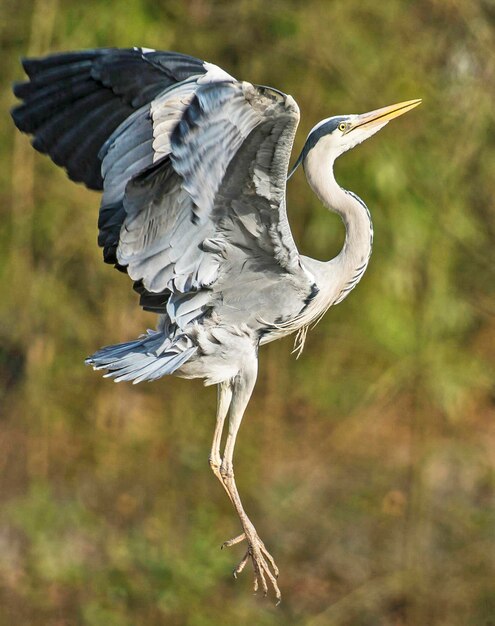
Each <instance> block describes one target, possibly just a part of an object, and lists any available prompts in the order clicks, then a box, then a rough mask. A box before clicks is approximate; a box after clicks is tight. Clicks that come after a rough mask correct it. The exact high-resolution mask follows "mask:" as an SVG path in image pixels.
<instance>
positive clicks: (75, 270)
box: [0, 0, 495, 626]
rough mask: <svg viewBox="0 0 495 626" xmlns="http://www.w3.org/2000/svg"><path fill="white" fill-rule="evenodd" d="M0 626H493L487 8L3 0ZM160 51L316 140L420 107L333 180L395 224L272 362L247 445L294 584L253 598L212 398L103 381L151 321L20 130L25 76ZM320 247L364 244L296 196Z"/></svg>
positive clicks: (169, 385)
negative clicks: (338, 300)
mask: <svg viewBox="0 0 495 626" xmlns="http://www.w3.org/2000/svg"><path fill="white" fill-rule="evenodd" d="M0 42H1V45H2V73H1V76H0V81H1V85H0V86H1V89H0V108H1V120H2V121H1V123H0V140H1V142H0V151H1V155H2V162H3V167H2V168H1V169H0V212H1V224H2V227H1V229H0V281H1V283H2V289H1V293H2V298H1V299H0V383H1V385H0V411H1V418H0V466H1V470H2V471H1V472H0V493H1V498H2V508H1V510H0V555H1V557H0V625H1V626H11V625H15V626H22V625H24V624H26V625H28V624H29V625H30V626H38V625H39V626H72V625H84V626H101V625H103V624H104V625H106V626H131V625H136V624H146V625H147V626H154V625H159V624H160V625H161V624H167V625H187V626H210V625H211V626H213V625H215V626H222V625H223V626H232V624H256V625H257V626H274V625H282V624H283V625H286V624H291V625H295V626H303V625H304V626H375V625H376V626H406V625H407V626H488V625H489V624H494V623H495V589H494V584H493V581H494V579H495V578H494V577H495V525H494V524H495V514H494V507H493V504H494V492H495V478H494V458H495V439H494V434H495V421H494V417H495V406H494V405H495V396H494V375H493V363H494V360H495V317H494V315H495V280H494V277H495V248H494V246H493V241H494V237H495V211H494V209H493V198H494V197H495V177H494V176H493V172H494V171H495V150H494V147H495V122H494V117H493V102H494V99H495V3H494V1H493V0H417V1H415V2H410V1H408V0H387V2H383V3H380V2H376V1H374V0H364V1H361V0H335V1H334V2H329V1H328V0H305V1H304V2H302V1H299V0H286V1H284V2H282V1H281V0H272V2H266V1H262V0H229V1H228V2H227V1H226V0H223V1H220V0H218V1H215V2H214V1H213V0H183V1H180V0H153V1H151V0H128V1H127V2H123V1H120V2H119V1H117V0H105V1H98V2H97V1H96V0H86V2H84V3H80V2H76V1H75V0H16V2H14V1H13V0H3V2H2V3H1V5H0ZM131 45H144V46H149V47H154V48H158V49H173V50H178V51H181V52H186V53H189V54H193V55H196V56H199V57H201V58H206V59H208V60H210V61H213V62H215V63H218V64H219V65H221V66H223V67H225V68H226V69H227V70H228V71H229V72H232V73H233V74H234V75H235V76H238V77H240V78H244V79H247V80H250V81H253V82H257V83H260V84H266V85H274V86H276V87H278V88H279V89H282V90H283V91H285V92H287V93H291V94H292V95H293V96H294V97H295V98H296V100H297V101H298V103H299V105H300V107H301V111H302V120H301V128H300V132H299V134H298V137H297V140H296V147H295V148H296V150H298V149H299V148H300V147H301V145H302V143H303V141H304V137H305V136H306V134H307V132H308V131H309V129H310V128H311V127H312V126H313V125H314V124H315V123H316V122H317V121H318V120H319V119H322V118H324V117H327V116H329V115H333V114H338V113H346V112H362V111H366V110H370V109H373V108H376V107H379V106H383V105H386V104H390V103H392V102H396V101H400V100H406V99H409V98H415V97H423V98H424V104H423V105H422V107H421V108H420V109H417V110H415V111H414V112H413V113H411V114H409V115H407V116H405V117H404V118H401V119H400V120H398V121H397V122H393V123H392V124H391V125H390V126H389V127H387V129H386V130H384V131H383V132H382V133H380V134H379V135H378V136H377V137H376V138H374V139H373V140H371V141H369V142H367V143H366V144H365V145H363V146H362V147H360V148H359V149H356V150H354V151H352V153H350V154H348V155H346V156H345V157H344V158H343V159H342V160H341V162H339V163H338V165H337V174H338V177H339V179H340V181H341V182H342V184H343V185H344V186H346V187H348V188H350V189H352V190H354V191H355V192H357V193H358V194H359V195H361V196H362V197H363V198H364V199H365V201H366V202H367V203H368V205H369V207H370V208H371V211H372V214H373V218H374V222H375V234H376V237H375V246H374V254H373V257H372V261H371V264H370V267H369V269H368V271H367V273H366V276H365V278H364V279H363V281H362V282H361V284H360V285H359V286H358V288H357V289H356V291H355V292H354V293H352V295H351V296H350V297H349V298H348V299H347V300H345V302H344V303H342V304H341V305H339V306H338V307H335V308H334V309H332V310H331V311H330V312H329V313H328V315H327V316H326V317H325V319H324V320H323V321H322V322H321V323H320V324H319V325H318V326H317V328H316V329H315V330H313V331H312V332H311V333H310V335H309V338H308V342H307V347H306V351H305V353H304V354H303V357H302V358H301V359H300V360H299V361H297V362H296V361H295V360H294V359H293V358H291V357H290V354H289V353H290V349H291V340H290V339H289V340H284V341H282V342H278V343H276V344H273V345H270V346H267V347H266V348H264V349H263V350H262V352H261V371H260V376H259V381H258V385H257V388H256V392H255V395H254V397H253V400H252V402H251V404H250V407H249V409H248V414H247V416H246V419H245V423H244V425H243V427H242V429H241V435H240V440H239V443H238V446H237V456H236V460H237V477H238V481H239V484H240V489H241V493H242V494H244V499H245V503H246V508H247V509H248V511H249V512H251V513H252V517H253V519H254V521H255V522H256V523H257V525H258V527H259V530H260V533H261V535H262V537H264V539H265V541H266V542H267V545H268V546H269V548H270V550H271V551H272V553H273V554H274V555H275V556H276V558H277V561H278V564H279V566H280V568H281V579H280V586H281V588H282V592H283V594H284V600H283V602H282V604H281V605H280V606H279V607H278V608H274V607H273V606H272V604H271V602H270V601H264V600H263V599H261V598H257V597H253V596H252V595H251V584H252V580H251V578H250V574H249V572H248V570H246V572H244V573H243V575H242V576H241V578H240V579H239V580H238V581H237V582H234V581H233V580H231V578H230V577H229V568H231V567H233V565H234V564H235V563H236V562H237V559H238V558H240V556H241V552H242V548H241V547H239V548H232V550H231V551H230V552H228V551H222V552H221V551H220V550H219V549H218V547H219V546H220V544H221V543H222V541H223V540H225V539H226V538H228V537H230V536H232V535H234V534H236V533H237V532H238V527H237V521H236V518H235V515H234V513H233V511H231V510H230V505H229V502H228V501H227V499H226V498H225V494H224V493H223V491H222V490H221V489H220V488H219V486H218V484H217V482H216V481H215V480H214V478H213V477H212V475H211V474H210V471H209V469H208V464H207V456H208V452H209V446H210V438H211V436H212V432H213V424H214V412H215V400H216V398H215V394H214V393H213V391H212V390H204V389H202V387H201V383H199V382H197V381H195V382H187V381H181V380H177V379H166V380H162V381H160V382H158V383H155V384H153V385H149V386H148V385H146V384H143V385H138V386H136V387H132V386H129V385H125V384H122V385H118V386H117V385H113V384H112V383H110V382H109V381H105V380H102V378H101V377H100V376H99V375H97V374H95V373H94V372H92V371H91V370H89V369H88V368H85V367H84V365H83V358H84V357H85V356H86V355H87V354H90V353H92V352H93V351H94V350H95V349H96V348H98V347H99V346H101V345H104V344H108V343H112V342H118V341H124V340H127V339H132V338H134V337H135V336H137V335H138V334H139V333H141V332H142V330H143V329H144V328H146V327H148V326H152V325H153V323H154V322H153V318H152V316H150V315H149V314H146V313H143V312H141V311H140V310H139V307H138V306H137V298H136V295H135V294H133V292H132V290H131V289H130V284H129V281H128V279H127V278H126V277H125V276H123V275H119V274H118V273H116V272H114V271H113V270H112V268H109V267H107V266H104V265H103V263H102V262H101V259H100V257H101V252H100V251H99V250H98V249H97V246H96V241H95V240H96V215H97V206H98V196H97V195H96V194H95V193H92V192H89V191H87V190H85V189H83V188H82V187H81V186H77V185H74V184H73V183H71V182H70V181H68V180H67V178H66V177H65V175H64V173H63V172H62V171H60V170H58V169H57V168H56V167H55V166H53V164H51V163H50V162H49V160H48V159H46V158H44V157H42V156H40V155H38V154H35V153H34V151H33V150H32V149H31V147H30V146H29V142H28V140H27V138H26V137H23V136H21V135H20V134H19V133H16V132H15V131H14V128H13V125H12V123H11V122H10V118H9V116H8V110H9V108H10V107H11V106H12V105H13V103H14V97H13V95H12V94H11V90H10V85H11V83H12V81H14V80H20V79H21V78H22V71H21V68H20V65H19V62H18V59H19V57H20V56H23V55H27V54H30V55H36V54H44V53H47V52H50V51H55V50H66V49H79V48H84V47H95V46H125V47H127V46H131ZM288 195H289V213H290V219H291V223H292V225H293V230H294V233H295V237H296V240H297V241H298V244H299V247H300V249H301V250H302V251H303V252H304V253H307V254H310V255H314V256H316V257H318V258H330V257H331V256H333V255H335V254H336V253H337V251H338V249H339V247H340V246H341V244H342V240H343V228H342V225H341V224H340V223H339V221H338V219H337V218H336V217H335V216H332V215H329V214H328V212H326V211H325V210H323V209H322V208H321V207H320V206H319V203H318V201H317V200H316V199H315V198H314V197H313V195H312V193H311V191H310V190H309V188H308V186H307V185H306V182H305V181H304V177H303V175H302V174H301V173H298V175H297V176H295V177H294V179H293V180H291V182H290V185H289V190H288Z"/></svg>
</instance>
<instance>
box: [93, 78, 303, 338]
mask: <svg viewBox="0 0 495 626" xmlns="http://www.w3.org/2000/svg"><path fill="white" fill-rule="evenodd" d="M198 82H199V81H198ZM183 88H184V86H177V87H176V88H172V89H170V90H169V91H167V92H165V93H164V94H163V95H162V96H160V98H158V99H157V100H155V101H154V102H153V103H152V104H151V111H150V114H151V125H152V126H153V129H154V132H153V133H152V134H153V138H152V139H151V140H149V139H148V141H151V142H152V144H153V146H155V147H156V146H161V147H163V151H162V153H161V154H160V156H159V157H157V156H156V154H157V153H156V152H155V162H154V163H153V164H152V165H151V166H149V167H148V168H146V169H145V170H144V171H142V172H141V173H140V174H138V175H136V176H134V177H133V178H132V180H131V181H130V182H129V183H128V184H127V185H126V187H125V193H124V196H123V201H122V206H123V210H124V211H125V219H124V222H123V226H122V229H121V231H120V239H119V243H118V247H117V250H116V256H117V260H118V263H119V264H120V265H122V266H126V268H127V271H128V273H129V275H130V276H131V277H132V278H133V279H134V280H135V281H137V283H138V288H139V290H140V291H141V293H142V294H143V303H144V304H145V305H147V304H148V307H149V308H152V309H154V310H156V311H160V310H161V311H164V310H166V312H167V313H168V315H169V317H170V320H171V321H172V322H174V323H177V324H178V325H179V326H180V327H184V326H185V325H187V324H188V323H189V322H190V321H191V320H193V319H195V318H197V317H198V316H200V315H202V314H203V313H204V312H205V311H206V310H208V309H213V310H215V312H216V313H218V314H220V315H222V316H223V317H228V319H229V320H230V321H233V320H234V319H236V320H239V321H241V320H242V321H245V322H249V321H250V320H252V321H253V323H255V320H256V318H263V319H264V320H265V321H266V322H273V321H275V320H276V319H277V320H280V319H281V318H280V316H281V314H283V315H286V316H288V317H291V316H293V315H297V314H298V313H299V312H300V310H301V308H302V307H303V306H304V304H305V301H306V300H307V298H308V297H310V294H311V292H312V289H313V290H314V287H313V284H312V280H311V277H310V276H309V275H308V273H307V272H305V270H304V269H303V268H302V265H301V260H300V257H299V254H298V251H297V248H296V246H295V243H294V240H293V238H292V235H291V232H290V228H289V224H288V221H287V215H286V211H285V186H286V176H287V168H288V162H289V157H290V153H291V148H292V143H293V139H294V135H295V131H296V127H297V124H298V120H299V110H298V107H297V105H296V103H295V102H294V100H293V99H292V98H291V97H290V96H286V95H285V94H282V93H280V92H278V91H275V90H273V89H269V88H264V87H254V86H253V85H251V84H250V83H245V82H244V83H239V82H234V81H231V82H215V81H214V82H205V83H203V84H200V85H198V84H196V85H195V87H194V89H193V90H192V92H191V93H187V94H186V93H185V92H184V91H181V90H183ZM179 96H180V97H179ZM171 100H174V101H175V100H177V101H180V102H182V103H186V104H185V105H184V104H183V105H182V107H183V112H182V113H181V116H180V118H179V121H178V122H176V123H175V127H174V129H173V131H172V132H170V130H169V127H168V126H166V125H163V126H162V127H163V129H164V131H163V132H164V135H165V136H162V133H161V132H160V131H159V130H158V131H157V130H156V129H159V128H160V126H161V123H160V121H159V120H160V119H161V117H160V116H162V115H163V114H164V111H165V112H167V111H169V110H170V101H171ZM134 125H135V127H134ZM143 128H144V124H143V119H142V118H140V116H139V115H136V117H135V118H134V120H133V121H132V123H131V124H130V125H129V126H128V128H126V130H125V132H124V133H123V134H122V135H117V136H116V137H115V141H114V143H112V142H110V143H111V145H109V147H108V152H107V155H106V156H105V158H104V160H103V166H104V169H105V167H106V165H107V160H109V162H112V159H111V154H112V150H114V151H115V155H117V161H118V160H119V159H120V158H123V157H120V156H119V155H120V154H121V153H122V154H123V153H125V152H127V150H128V149H129V147H130V146H129V144H128V143H126V138H127V140H128V138H129V137H131V136H132V137H138V136H141V137H142V138H143V141H142V142H141V143H140V145H141V146H144V145H145V143H146V142H145V135H144V132H143ZM118 132H120V129H119V131H118ZM121 141H122V142H123V143H126V149H125V150H121V149H120V147H119V143H120V142H121ZM131 149H132V150H137V147H133V148H131ZM109 167H110V168H111V167H112V165H109ZM105 181H106V179H105ZM289 290H290V291H291V293H290V294H289ZM153 294H159V295H158V297H157V296H156V295H153ZM289 295H290V297H289ZM160 298H161V302H160ZM277 298H278V299H279V300H280V303H277ZM150 303H151V304H150ZM270 307H271V308H270Z"/></svg>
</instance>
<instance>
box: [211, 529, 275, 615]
mask: <svg viewBox="0 0 495 626" xmlns="http://www.w3.org/2000/svg"><path fill="white" fill-rule="evenodd" d="M244 539H246V540H247V542H248V549H247V551H246V554H245V555H244V556H243V558H242V560H241V561H240V562H239V564H238V565H237V567H236V568H235V569H234V570H233V572H232V575H233V577H234V578H235V579H237V576H238V575H239V574H240V573H241V572H242V571H243V569H244V568H245V567H246V564H247V562H248V561H249V559H251V562H252V565H253V569H254V581H253V591H254V593H257V591H258V590H259V588H260V586H261V588H262V590H263V596H264V597H266V596H267V595H268V581H269V582H270V584H271V586H272V587H273V590H274V592H275V597H276V605H275V606H278V605H279V604H280V601H281V599H282V594H281V593H280V589H279V588H278V584H277V578H278V575H279V571H278V567H277V565H276V564H275V561H274V559H273V557H272V555H271V554H270V553H269V552H268V550H267V549H266V548H265V544H264V543H263V542H262V541H261V539H260V538H259V537H258V535H257V533H256V530H255V529H254V527H253V528H250V529H249V530H247V531H246V532H244V533H242V534H241V535H238V536H237V537H234V538H233V539H230V540H229V541H225V542H224V543H223V544H222V549H223V548H228V547H230V546H233V545H235V544H237V543H240V542H241V541H244ZM267 579H268V581H267Z"/></svg>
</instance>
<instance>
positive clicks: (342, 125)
mask: <svg viewBox="0 0 495 626" xmlns="http://www.w3.org/2000/svg"><path fill="white" fill-rule="evenodd" d="M339 130H341V131H342V132H344V131H345V130H347V124H346V123H345V122H340V124H339Z"/></svg>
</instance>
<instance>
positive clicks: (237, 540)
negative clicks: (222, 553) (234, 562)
mask: <svg viewBox="0 0 495 626" xmlns="http://www.w3.org/2000/svg"><path fill="white" fill-rule="evenodd" d="M244 539H246V534H245V533H242V534H241V535H237V537H234V538H233V539H229V540H228V541H224V542H223V543H222V546H221V548H220V550H223V549H224V548H230V546H235V545H236V543H241V541H244Z"/></svg>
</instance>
